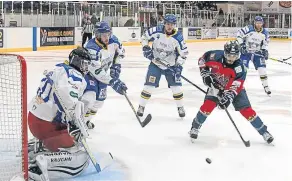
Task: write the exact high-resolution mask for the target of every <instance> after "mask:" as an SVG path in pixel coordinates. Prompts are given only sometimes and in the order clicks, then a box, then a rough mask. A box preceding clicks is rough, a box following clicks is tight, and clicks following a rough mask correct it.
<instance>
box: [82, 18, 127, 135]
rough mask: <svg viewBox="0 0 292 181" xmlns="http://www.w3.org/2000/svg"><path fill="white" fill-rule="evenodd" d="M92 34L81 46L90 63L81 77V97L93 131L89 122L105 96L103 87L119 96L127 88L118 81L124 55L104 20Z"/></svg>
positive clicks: (105, 91)
mask: <svg viewBox="0 0 292 181" xmlns="http://www.w3.org/2000/svg"><path fill="white" fill-rule="evenodd" d="M94 33H95V38H93V39H91V40H89V41H88V43H87V44H86V47H85V48H86V49H87V50H88V51H89V52H90V54H91V59H92V63H91V64H90V65H89V75H87V76H86V77H85V78H86V81H87V87H86V90H85V93H84V95H83V96H82V101H83V102H84V103H85V110H86V122H87V126H88V127H89V128H90V129H91V128H94V124H93V123H92V122H90V120H91V119H92V117H93V116H94V115H95V114H96V112H97V110H98V109H100V108H101V107H102V105H103V103H104V100H105V99H106V97H107V85H110V86H111V87H112V88H113V89H114V90H115V91H116V92H118V93H119V94H123V92H124V91H126V90H127V86H126V85H125V84H124V83H123V82H122V81H121V80H120V79H119V76H120V73H121V64H120V60H121V59H123V58H124V53H125V51H124V48H123V47H122V44H121V43H120V42H119V41H118V39H117V38H116V36H113V35H112V33H111V28H110V26H109V25H108V24H107V23H106V22H104V21H102V22H100V23H97V24H96V25H95V29H94Z"/></svg>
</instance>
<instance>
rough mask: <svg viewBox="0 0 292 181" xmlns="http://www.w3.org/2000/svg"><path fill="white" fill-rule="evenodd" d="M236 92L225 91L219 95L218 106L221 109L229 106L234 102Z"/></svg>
mask: <svg viewBox="0 0 292 181" xmlns="http://www.w3.org/2000/svg"><path fill="white" fill-rule="evenodd" d="M235 96H236V94H235V93H234V92H233V91H225V92H223V93H222V94H221V95H219V96H218V99H219V102H218V106H219V108H221V109H224V108H227V107H228V106H229V105H230V103H232V102H233V99H234V98H235Z"/></svg>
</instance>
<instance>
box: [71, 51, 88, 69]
mask: <svg viewBox="0 0 292 181" xmlns="http://www.w3.org/2000/svg"><path fill="white" fill-rule="evenodd" d="M89 64H90V54H89V52H88V51H87V50H86V49H85V48H77V49H74V50H72V51H71V53H70V54H69V65H70V66H71V67H73V68H75V69H76V70H78V71H79V72H81V73H82V74H87V73H88V65H89Z"/></svg>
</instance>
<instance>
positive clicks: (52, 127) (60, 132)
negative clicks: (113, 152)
mask: <svg viewBox="0 0 292 181" xmlns="http://www.w3.org/2000/svg"><path fill="white" fill-rule="evenodd" d="M89 64H90V54H89V52H88V51H87V50H86V49H83V48H78V49H74V50H72V52H71V53H70V55H69V63H68V65H67V64H65V63H60V64H57V65H56V66H55V68H54V70H52V71H45V72H44V75H45V77H44V78H43V79H42V80H41V83H40V86H39V88H38V90H37V95H36V96H35V97H34V98H33V100H32V101H31V103H30V104H29V114H28V125H29V129H30V132H31V133H32V135H33V136H34V137H35V138H37V139H38V140H40V141H41V142H42V143H43V145H44V149H45V150H42V149H41V148H38V149H35V150H30V149H29V151H30V152H29V178H30V180H36V181H48V180H49V179H56V178H57V179H61V178H70V177H73V176H78V175H79V174H81V173H82V171H83V170H84V169H85V168H86V167H87V166H88V158H89V157H88V154H87V153H86V151H85V150H84V149H83V147H81V146H80V144H79V141H80V139H79V138H80V137H81V136H82V137H83V138H87V137H88V132H87V127H86V124H85V121H84V114H85V113H84V104H83V103H82V102H81V101H79V99H80V97H81V96H82V95H83V92H84V90H85V88H86V81H85V79H84V76H85V75H86V74H87V72H88V65H89ZM71 126H73V127H75V128H76V129H75V130H73V131H72V132H70V131H68V130H69V127H71ZM73 132H74V134H73ZM73 136H76V137H73ZM34 146H37V145H34ZM41 150H42V151H41Z"/></svg>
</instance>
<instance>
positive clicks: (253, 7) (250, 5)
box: [244, 1, 262, 12]
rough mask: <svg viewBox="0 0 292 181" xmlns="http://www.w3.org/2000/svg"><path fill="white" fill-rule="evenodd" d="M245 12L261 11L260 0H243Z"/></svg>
mask: <svg viewBox="0 0 292 181" xmlns="http://www.w3.org/2000/svg"><path fill="white" fill-rule="evenodd" d="M244 11H245V12H260V11H262V1H245V2H244Z"/></svg>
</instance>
